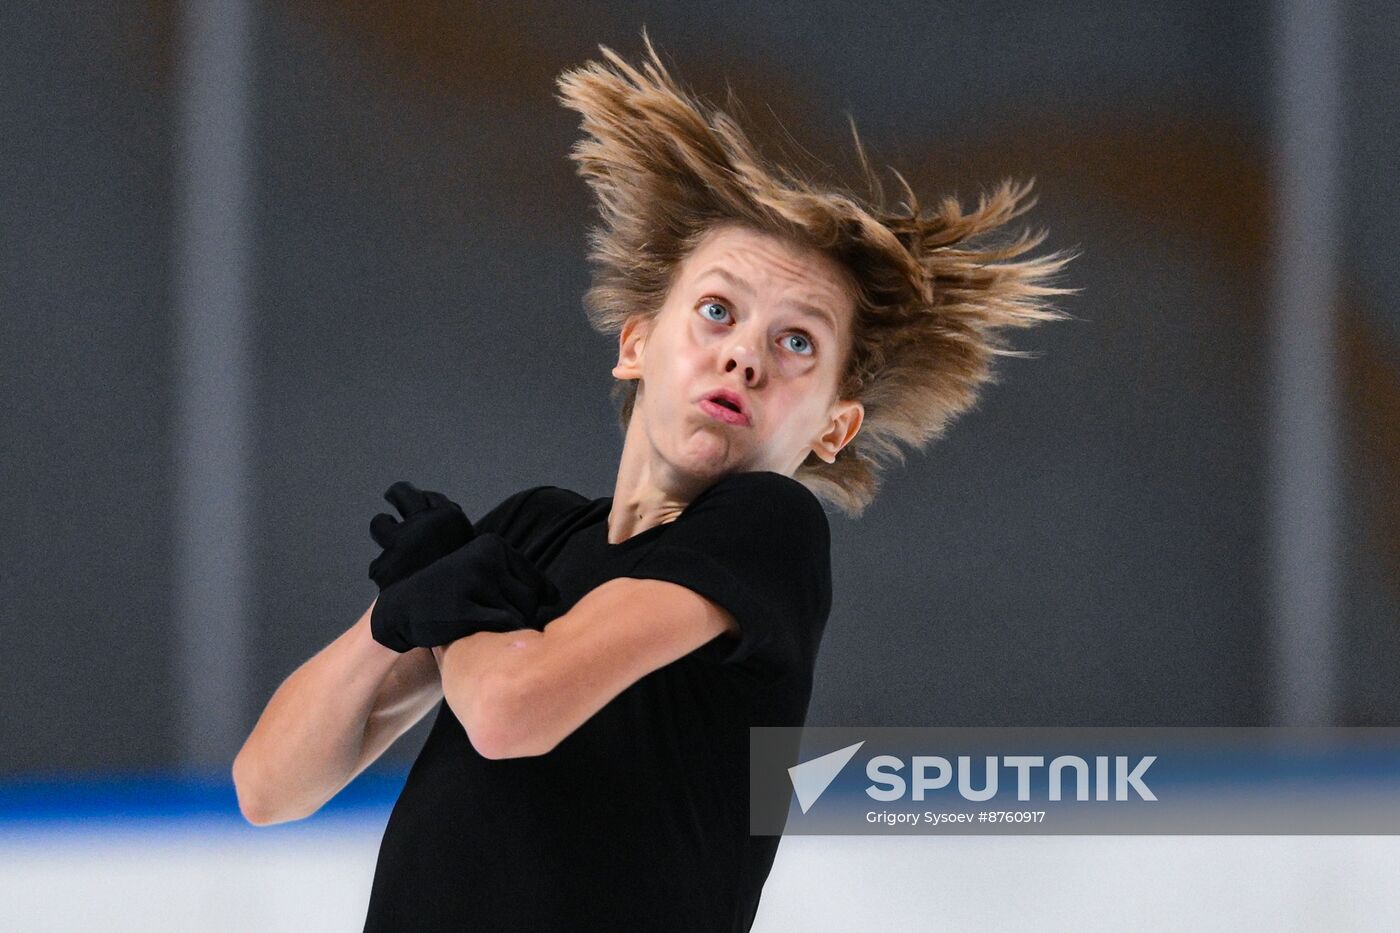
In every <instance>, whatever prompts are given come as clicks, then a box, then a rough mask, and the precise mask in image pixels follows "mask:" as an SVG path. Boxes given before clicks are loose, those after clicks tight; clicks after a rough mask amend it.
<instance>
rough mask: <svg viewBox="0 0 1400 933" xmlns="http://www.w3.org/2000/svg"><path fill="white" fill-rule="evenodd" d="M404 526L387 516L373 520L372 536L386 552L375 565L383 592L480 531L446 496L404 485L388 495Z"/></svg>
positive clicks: (372, 569) (372, 571) (373, 571)
mask: <svg viewBox="0 0 1400 933" xmlns="http://www.w3.org/2000/svg"><path fill="white" fill-rule="evenodd" d="M384 498H385V499H387V500H389V504H390V505H392V506H393V507H394V508H396V509H398V510H399V514H400V515H402V516H403V521H401V522H400V521H398V520H396V519H395V518H394V516H392V515H389V514H388V513H386V512H380V513H379V514H378V515H376V516H374V518H372V519H370V523H369V533H370V537H372V538H374V542H375V543H376V544H378V545H379V546H380V547H381V548H383V549H384V552H383V553H382V554H380V555H379V556H378V557H376V558H375V559H374V560H373V561H372V562H371V563H370V565H369V578H370V579H371V580H373V581H374V582H375V584H376V585H377V586H378V587H379V589H380V591H381V592H383V590H384V589H385V588H386V587H388V586H390V585H392V584H394V583H397V582H399V581H400V580H402V579H404V578H405V577H409V576H412V575H413V574H415V573H417V572H418V571H419V570H422V569H423V568H424V567H426V566H428V565H429V564H431V563H432V562H433V561H435V560H437V559H438V558H440V557H446V556H447V555H448V554H451V553H452V552H453V551H455V550H457V549H458V548H459V547H461V546H462V545H464V544H466V543H467V542H468V541H470V540H471V539H472V538H473V537H474V536H475V535H476V531H475V529H473V528H472V523H471V522H470V521H469V520H468V519H467V516H466V514H465V513H464V512H463V511H462V507H461V506H459V505H458V504H457V503H455V502H453V501H452V500H451V499H449V498H447V497H446V496H444V495H443V494H442V493H440V492H433V491H432V490H430V489H428V490H423V489H419V488H418V487H417V486H414V485H413V484H412V483H410V482H407V481H404V480H400V481H399V482H397V483H395V484H394V485H392V486H390V487H389V489H388V491H387V492H385V493H384Z"/></svg>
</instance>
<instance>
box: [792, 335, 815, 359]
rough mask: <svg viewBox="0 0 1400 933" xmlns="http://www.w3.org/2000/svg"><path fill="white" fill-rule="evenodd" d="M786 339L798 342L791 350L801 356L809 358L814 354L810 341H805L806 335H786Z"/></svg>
mask: <svg viewBox="0 0 1400 933" xmlns="http://www.w3.org/2000/svg"><path fill="white" fill-rule="evenodd" d="M788 338H789V339H791V338H796V339H797V340H798V341H799V342H800V343H799V345H798V346H796V347H793V348H792V349H794V350H795V351H796V352H798V353H800V354H802V355H803V356H810V355H811V354H812V353H813V352H814V350H813V347H812V341H811V340H809V339H807V335H806V334H788Z"/></svg>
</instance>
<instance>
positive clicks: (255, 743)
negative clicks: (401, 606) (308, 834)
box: [233, 604, 403, 823]
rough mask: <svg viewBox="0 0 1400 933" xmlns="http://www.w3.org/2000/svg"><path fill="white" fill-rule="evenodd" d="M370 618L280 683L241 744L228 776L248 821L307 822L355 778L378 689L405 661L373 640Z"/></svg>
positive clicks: (358, 624) (322, 650)
mask: <svg viewBox="0 0 1400 933" xmlns="http://www.w3.org/2000/svg"><path fill="white" fill-rule="evenodd" d="M372 608H373V604H371V609H372ZM369 614H370V610H369V609H366V610H365V613H364V615H363V616H361V617H360V619H359V620H358V621H357V622H356V623H355V624H354V625H352V626H351V627H350V628H349V629H347V630H346V631H345V632H344V633H343V634H341V635H340V636H339V637H338V638H336V639H335V641H333V642H331V643H330V644H329V645H327V646H326V647H325V648H323V649H321V651H319V652H318V653H317V654H316V655H315V656H313V657H312V658H311V659H309V660H308V661H306V663H304V664H302V665H301V667H299V668H297V669H296V670H295V671H294V672H292V674H291V675H290V676H289V677H288V678H287V679H286V680H285V681H283V682H282V685H281V686H280V687H278V688H277V691H276V692H275V693H274V694H273V695H272V699H271V700H269V701H268V704H267V707H266V709H264V710H263V713H262V715H261V716H260V717H259V718H258V722H257V725H256V726H255V727H254V728H253V731H252V733H251V734H250V735H249V736H248V739H247V741H245V742H244V744H243V748H242V749H241V750H240V751H239V753H238V756H237V758H236V759H235V760H234V763H233V777H234V784H235V787H236V788H237V791H238V798H239V803H240V806H241V807H242V808H243V811H244V813H245V815H247V817H248V818H249V820H250V821H252V822H255V823H275V822H283V821H285V820H291V819H300V818H302V817H305V816H308V815H310V814H311V813H314V812H315V811H316V810H317V809H319V808H320V807H321V805H322V804H324V803H325V802H326V801H327V800H329V799H330V798H331V797H332V796H334V795H335V793H336V792H337V791H339V790H340V789H341V788H342V787H344V786H345V784H346V783H347V782H348V781H349V780H350V778H351V777H352V776H353V774H354V770H355V766H356V764H357V762H358V761H359V759H360V755H361V751H362V749H363V747H364V740H365V729H366V723H367V722H368V720H369V716H370V714H371V712H372V711H373V709H374V704H375V700H376V697H377V695H378V692H379V689H380V686H381V685H382V684H383V683H384V681H385V679H386V678H387V677H388V676H389V674H390V672H391V671H392V670H393V668H394V665H395V663H396V662H397V661H398V660H399V659H400V658H401V657H403V656H402V655H400V654H398V653H397V652H394V651H392V650H390V649H389V648H386V647H384V646H383V645H381V644H379V643H378V642H376V641H375V640H374V639H373V637H372V635H371V634H370V629H369Z"/></svg>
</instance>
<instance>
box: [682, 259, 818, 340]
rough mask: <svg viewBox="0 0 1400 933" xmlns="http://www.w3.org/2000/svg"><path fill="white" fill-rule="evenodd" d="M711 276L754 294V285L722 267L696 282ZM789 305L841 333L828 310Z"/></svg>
mask: <svg viewBox="0 0 1400 933" xmlns="http://www.w3.org/2000/svg"><path fill="white" fill-rule="evenodd" d="M711 275H717V276H719V277H720V278H722V279H724V280H725V281H726V282H728V283H729V284H730V285H733V286H734V287H735V288H737V289H740V290H742V291H745V292H748V293H749V294H750V295H752V294H753V286H752V285H750V284H749V283H748V282H745V281H744V280H743V279H741V278H739V277H738V276H737V275H735V274H734V273H732V272H730V271H729V270H728V269H725V268H724V267H722V266H712V267H710V268H709V269H706V270H705V271H704V272H702V273H700V275H698V276H697V277H696V279H695V281H697V282H699V281H700V280H701V279H703V278H705V277H706V276H711ZM787 304H788V305H790V306H791V307H793V308H796V309H797V310H798V311H801V312H802V313H803V314H805V315H807V316H808V317H815V318H819V319H820V320H822V321H824V322H826V326H827V327H829V328H831V333H832V334H833V335H835V334H837V333H838V332H839V331H838V330H837V328H836V316H835V315H833V314H832V313H831V312H830V311H828V310H827V309H825V308H819V307H817V306H816V305H813V304H808V303H807V302H805V301H789V302H787Z"/></svg>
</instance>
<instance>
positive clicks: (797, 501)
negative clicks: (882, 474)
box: [234, 30, 1071, 933]
mask: <svg viewBox="0 0 1400 933" xmlns="http://www.w3.org/2000/svg"><path fill="white" fill-rule="evenodd" d="M642 36H643V40H644V41H645V43H646V49H647V55H648V59H649V60H648V61H647V62H646V63H644V64H643V67H642V69H641V70H637V69H635V68H633V67H631V66H630V65H628V64H627V63H626V62H624V61H623V60H622V59H621V58H619V57H618V56H617V55H616V54H615V53H614V52H612V50H610V49H608V48H607V47H605V46H603V47H600V49H601V51H602V53H603V55H604V57H605V59H606V63H600V62H589V63H587V64H585V65H584V66H582V67H580V68H577V69H573V70H569V71H566V72H565V73H564V74H562V75H561V76H560V78H559V82H558V86H559V90H560V94H561V100H562V102H563V103H564V104H565V105H566V106H568V107H570V108H572V109H574V110H577V111H578V112H579V113H580V114H582V117H583V121H582V127H583V130H584V133H585V138H584V139H582V140H581V141H580V142H579V143H578V144H577V145H576V146H575V148H574V150H573V153H572V158H573V159H574V160H576V162H577V163H578V167H579V171H580V174H582V175H583V177H584V178H585V179H586V180H587V182H588V184H589V185H590V186H591V187H592V190H593V192H594V194H595V196H596V198H597V204H598V207H599V210H600V213H601V219H602V223H601V225H600V226H599V227H597V228H595V229H594V230H593V231H592V232H591V239H590V242H591V245H592V251H591V253H590V259H591V260H592V262H593V263H594V264H595V279H594V283H593V286H592V288H591V289H590V290H589V292H588V293H587V295H586V296H585V304H586V306H587V310H588V313H589V316H590V320H591V322H592V324H593V325H594V326H595V327H596V328H597V329H599V330H600V331H602V332H603V333H606V334H609V335H615V336H616V338H617V340H618V353H617V363H616V366H615V367H614V368H613V375H614V376H615V377H616V379H617V380H618V382H617V383H616V389H617V390H618V392H619V394H620V395H621V396H622V406H621V423H622V426H623V432H624V441H623V448H622V456H621V462H620V464H619V468H618V474H617V479H616V481H615V484H614V488H613V494H612V495H611V496H608V497H604V498H588V497H586V496H583V495H580V494H578V493H576V492H572V491H569V490H567V489H562V488H559V487H556V486H537V487H534V488H530V489H525V490H522V491H520V492H518V493H516V494H514V495H512V496H510V497H508V498H507V499H506V500H505V501H504V502H502V503H500V504H499V505H497V506H496V507H495V508H494V509H492V510H491V511H490V512H489V513H487V514H486V515H485V516H484V517H482V518H481V519H480V520H479V521H477V522H475V523H473V522H471V521H469V520H468V519H467V517H466V516H465V515H464V514H462V512H461V510H460V509H459V508H458V507H457V506H456V505H455V503H453V502H452V501H451V500H449V499H447V498H446V497H445V496H443V495H441V494H439V493H435V492H424V491H420V490H418V489H416V488H415V487H413V486H412V485H411V484H408V483H396V484H395V485H394V486H393V487H391V488H390V489H389V491H388V493H386V498H387V499H388V500H389V501H390V502H391V503H392V504H393V505H394V506H395V507H396V508H397V510H398V511H399V513H400V516H401V518H400V519H395V518H393V517H392V516H389V515H385V514H381V515H378V516H376V517H375V519H374V520H373V522H372V523H371V533H372V534H373V536H374V538H375V540H376V541H377V542H378V543H379V544H380V545H381V546H382V548H383V552H382V553H381V554H380V556H379V557H378V558H377V559H376V560H375V562H374V564H372V565H371V567H370V575H371V577H372V578H373V579H374V580H375V582H376V583H377V584H378V585H379V587H380V595H379V597H378V598H377V599H376V601H375V602H374V603H373V604H372V605H371V607H370V609H369V610H367V611H366V613H365V615H364V616H363V617H362V618H361V619H360V620H359V621H358V622H357V623H356V624H355V625H354V626H353V627H352V628H351V629H350V630H349V631H347V632H346V633H345V634H344V635H342V636H341V637H340V638H338V639H337V640H336V641H335V642H333V643H332V644H331V645H329V646H328V647H327V648H326V649H324V650H323V651H322V652H321V653H319V654H318V655H317V656H316V657H314V658H312V659H311V660H310V661H308V662H306V664H304V665H303V666H302V667H301V668H299V669H298V670H297V671H296V672H295V673H293V674H292V675H291V677H289V678H288V680H287V681H286V682H285V683H284V684H283V685H282V686H281V687H280V688H279V689H278V691H277V693H276V694H275V695H274V696H273V698H272V700H271V701H270V702H269V704H268V707H267V710H266V711H265V712H264V713H263V715H262V717H261V719H260V720H259V722H258V724H257V726H256V727H255V729H254V731H253V733H252V735H251V736H250V737H249V739H248V741H247V743H246V744H245V746H244V748H243V750H242V751H241V752H240V753H239V756H238V759H237V760H236V761H235V764H234V777H235V783H236V786H237V789H238V794H239V801H240V806H241V807H242V808H243V811H244V813H245V815H246V816H247V818H248V819H249V820H250V821H252V822H254V823H257V824H263V823H273V822H281V821H284V820H288V819H297V818H300V817H302V816H306V815H308V814H310V813H312V812H314V811H315V810H316V809H317V808H319V807H320V806H321V805H322V804H323V803H324V802H325V801H326V800H328V799H330V797H332V796H334V795H335V793H337V792H338V791H339V790H340V789H341V788H342V787H344V786H345V784H347V783H348V782H349V781H350V780H351V779H353V778H354V777H355V775H357V774H358V773H359V772H360V771H361V770H363V769H364V768H365V767H366V766H367V765H368V764H369V763H370V762H372V761H373V760H374V759H375V758H377V757H378V756H379V755H380V754H381V753H382V752H383V751H384V749H385V748H387V747H388V746H389V745H390V744H392V742H393V741H394V740H395V739H396V738H397V737H398V736H400V735H402V734H403V733H404V732H405V731H406V730H407V729H408V728H410V727H411V726H412V725H413V724H414V723H415V722H417V721H418V720H419V719H420V718H421V717H422V716H423V715H424V714H425V713H426V712H427V711H428V710H429V709H430V708H432V707H433V706H437V707H438V709H437V717H436V719H435V721H434V724H433V728H432V731H431V734H430V735H429V736H428V739H427V742H426V743H425V745H424V747H423V749H422V751H421V753H420V754H419V756H418V758H417V760H416V761H415V762H414V764H413V767H412V769H411V771H410V773H409V776H408V781H407V783H406V785H405V787H404V789H403V792H402V794H401V795H400V797H399V799H398V801H397V803H396V805H395V807H394V809H393V812H392V815H391V816H390V819H389V823H388V826H387V828H386V830H385V833H384V838H383V842H382V845H381V848H380V852H379V861H378V865H377V868H376V872H375V876H374V882H373V887H372V890H371V894H370V901H369V910H368V916H367V918H366V924H365V929H366V930H367V931H389V930H412V931H433V930H444V931H446V930H452V931H465V930H481V931H509V930H520V931H531V933H552V931H560V933H563V931H589V930H600V931H601V930H607V931H666V933H680V931H697V933H698V931H705V933H713V931H745V930H748V929H749V928H750V927H751V926H752V924H753V921H754V916H755V912H756V910H757V907H758V903H759V896H760V892H761V890H762V887H763V884H764V881H765V879H766V878H767V877H768V873H769V869H770V868H771V866H772V863H773V859H774V855H775V853H776V850H777V846H778V838H777V837H767V836H751V835H749V832H748V819H749V806H748V804H749V775H748V741H749V727H750V726H760V725H763V726H800V725H802V724H803V721H804V719H805V717H806V713H807V706H808V700H809V697H810V695H811V689H812V675H813V670H814V666H815V661H816V655H817V650H818V646H819V644H820V641H821V637H822V631H823V628H824V626H825V623H826V619H827V615H828V612H829V610H830V606H831V568H830V555H829V529H828V525H827V516H826V512H825V509H824V508H823V505H822V500H825V501H826V502H829V503H831V504H834V505H835V506H837V507H839V508H841V509H842V510H843V511H845V512H846V513H847V514H849V515H851V516H853V517H854V516H857V515H859V514H860V512H861V510H862V509H863V508H864V507H865V506H866V505H867V504H868V503H869V502H870V501H871V499H872V497H873V496H874V494H875V491H876V488H877V473H878V471H879V470H880V469H881V467H882V466H883V465H884V463H885V462H886V461H887V460H889V459H890V458H896V457H902V455H903V453H902V451H901V449H900V447H899V445H900V444H904V445H908V446H922V445H923V444H925V443H927V441H928V440H930V439H931V438H933V437H935V436H936V435H938V434H939V433H941V432H942V430H943V429H944V428H945V426H946V425H947V424H948V422H949V421H950V420H951V419H952V418H954V417H955V416H956V415H957V414H959V413H961V412H962V411H964V410H966V409H967V408H968V407H969V406H970V405H971V404H972V403H973V401H974V400H975V398H976V395H977V392H978V390H979V388H980V386H981V385H982V384H983V383H984V382H986V381H988V380H989V379H991V378H993V375H992V373H991V370H990V363H991V358H992V357H993V356H994V355H997V354H1002V355H1015V352H1014V351H1010V350H1008V349H1006V347H1005V346H1004V345H1003V344H1002V343H1001V342H1000V340H999V338H998V331H999V330H1000V329H1002V328H1011V327H1024V326H1028V325H1031V324H1034V323H1036V322H1039V321H1045V320H1050V319H1054V318H1058V317H1063V316H1065V315H1063V314H1062V313H1061V312H1059V311H1056V310H1055V309H1053V308H1051V307H1049V306H1048V305H1047V304H1046V299H1047V298H1048V297H1049V296H1052V295H1057V294H1064V293H1066V292H1067V291H1069V290H1067V289H1059V288H1053V287H1051V286H1049V285H1047V284H1046V282H1047V280H1048V279H1049V278H1050V277H1051V276H1052V275H1053V274H1054V273H1056V272H1057V271H1058V270H1059V269H1060V268H1061V267H1062V266H1063V265H1064V264H1065V263H1066V262H1068V261H1069V258H1071V257H1068V256H1064V255H1060V254H1054V255H1049V256H1042V257H1039V258H1034V259H1020V260H1016V257H1018V256H1020V255H1021V254H1023V253H1025V252H1027V251H1028V250H1030V249H1032V248H1033V247H1035V246H1036V245H1038V244H1039V243H1040V242H1041V240H1043V238H1044V233H1041V234H1039V235H1037V236H1031V235H1029V234H1023V235H1021V236H1020V237H1019V238H1016V239H1012V240H1004V241H1003V242H1001V243H1000V244H998V245H987V244H985V243H981V238H982V237H984V235H986V234H988V233H991V232H992V231H994V230H997V229H999V228H1000V227H1001V226H1002V225H1003V224H1004V223H1005V222H1006V221H1007V220H1009V219H1011V218H1013V217H1015V216H1017V215H1018V214H1020V213H1022V212H1023V211H1024V210H1026V209H1028V208H1029V207H1030V205H1031V203H1033V202H1029V201H1027V199H1026V195H1027V194H1028V191H1029V186H1028V185H1027V186H1017V185H1014V184H1011V183H1010V182H1005V183H1003V184H1002V185H1001V187H999V188H998V189H997V190H996V191H995V192H994V193H993V194H991V195H990V196H984V197H983V198H982V199H981V202H980V203H979V205H978V207H977V209H976V210H975V211H973V212H972V213H969V214H964V213H963V212H962V210H961V208H960V206H959V204H958V203H957V201H956V200H955V199H952V198H948V199H944V200H943V202H942V203H941V205H940V206H939V208H938V209H937V210H935V211H933V212H931V213H925V212H923V211H921V209H920V207H919V204H918V201H917V199H916V198H915V196H914V194H913V192H912V191H911V190H910V189H909V186H908V184H907V183H904V179H903V178H902V177H900V181H901V183H903V185H904V190H905V192H906V194H907V197H908V201H907V203H906V204H904V205H902V206H901V207H902V209H901V210H900V211H890V210H887V209H886V208H885V207H884V206H883V205H882V203H881V202H882V201H883V197H882V195H880V194H879V191H880V189H879V184H878V181H877V180H876V179H875V177H874V173H873V172H871V170H870V167H869V164H868V162H867V161H866V158H865V154H864V151H863V149H862V148H861V144H860V140H859V137H858V136H857V137H856V139H855V143H856V147H857V152H858V154H859V156H860V161H861V165H862V167H863V169H864V172H865V175H866V180H867V182H868V183H870V185H871V190H872V192H873V193H874V195H875V199H874V200H873V201H872V202H870V203H866V202H863V201H862V200H860V199H858V198H857V197H856V196H854V195H852V194H850V193H846V192H841V191H833V190H828V189H824V188H820V187H817V186H815V185H813V184H811V183H809V182H808V181H806V180H804V179H803V178H801V177H799V176H797V175H795V174H794V173H792V172H790V171H788V170H786V169H782V168H778V167H775V166H771V165H770V164H768V163H767V162H765V161H764V160H763V159H762V158H761V157H760V155H759V154H758V152H757V151H756V149H755V148H754V147H753V146H752V145H751V143H750V142H749V141H748V139H747V138H746V136H745V135H744V133H743V132H742V131H741V130H740V128H739V127H738V125H737V124H736V123H735V122H734V120H733V119H732V118H731V117H730V116H729V115H727V114H726V113H724V112H723V111H720V110H717V109H711V108H709V107H708V106H706V105H705V104H704V103H703V102H701V101H700V100H698V99H697V98H695V97H693V96H691V95H690V94H688V93H687V92H686V91H684V90H683V89H682V88H681V87H680V86H678V85H677V84H676V82H675V81H673V79H672V78H671V76H670V75H669V74H668V73H667V71H666V69H665V68H664V66H663V65H662V63H661V61H660V59H659V58H658V57H657V54H656V52H655V50H654V49H653V48H652V45H651V42H650V40H649V39H647V37H646V32H645V30H643V32H642ZM853 132H854V127H853ZM896 174H897V173H896ZM979 243H981V245H979ZM1012 260H1015V261H1012ZM439 701H444V702H441V703H439Z"/></svg>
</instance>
